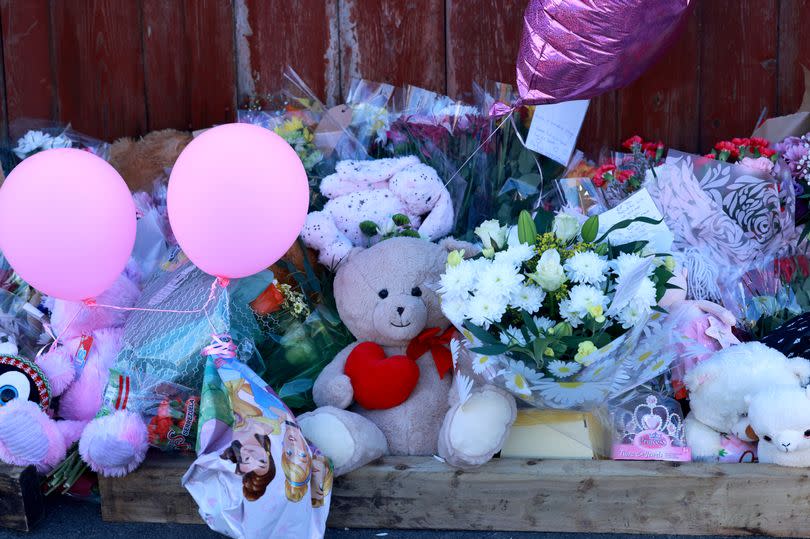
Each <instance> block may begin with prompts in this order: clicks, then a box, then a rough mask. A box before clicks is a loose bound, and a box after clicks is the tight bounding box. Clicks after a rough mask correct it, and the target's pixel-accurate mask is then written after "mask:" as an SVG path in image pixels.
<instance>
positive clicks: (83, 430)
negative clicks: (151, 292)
mask: <svg viewBox="0 0 810 539" xmlns="http://www.w3.org/2000/svg"><path fill="white" fill-rule="evenodd" d="M136 281H137V279H135V278H133V277H132V276H131V274H126V273H125V274H123V275H121V277H119V278H118V281H116V283H115V284H114V285H113V286H112V287H111V288H110V289H109V290H107V291H106V292H105V293H104V294H102V295H100V296H99V297H98V298H97V300H98V303H101V304H108V305H118V306H131V305H133V304H134V303H135V300H136V299H137V298H138V295H139V293H140V290H139V288H138V286H137V284H135V283H136ZM50 302H51V304H50V305H49V307H50V309H51V312H52V316H51V327H52V330H53V332H54V334H55V335H57V336H58V337H59V342H58V345H57V346H56V347H55V348H53V349H52V350H49V351H48V352H47V353H45V354H43V355H42V356H40V357H39V358H38V359H37V360H36V364H35V367H36V368H33V369H32V368H31V367H30V366H29V367H27V368H26V369H25V370H27V371H29V372H34V371H35V374H36V375H37V376H39V377H41V378H42V379H43V380H37V381H36V382H34V385H32V386H31V387H32V388H33V387H37V382H38V383H39V385H40V386H43V385H45V386H49V388H50V397H57V396H58V397H59V406H58V410H56V411H55V412H51V411H46V410H43V409H42V408H41V407H40V405H38V404H37V403H36V402H33V401H32V400H29V399H28V398H22V397H25V396H26V395H29V394H30V393H32V392H31V391H29V390H28V388H27V387H25V382H24V381H23V382H22V386H23V387H21V389H22V394H21V395H20V398H16V399H14V400H10V401H9V402H8V403H6V404H5V405H4V406H0V460H2V461H4V462H7V463H9V464H15V465H30V464H33V465H35V466H36V467H37V469H38V470H39V471H41V472H47V471H49V470H50V469H52V468H53V467H54V466H55V465H57V464H58V463H59V462H60V461H61V460H62V459H64V458H65V455H66V452H67V450H68V448H70V446H71V445H72V444H74V443H75V442H76V441H78V440H79V439H80V438H81V441H80V444H79V451H80V453H81V456H82V458H83V459H84V460H85V462H87V463H88V464H89V465H90V467H91V468H92V469H93V470H94V471H97V472H101V473H103V474H105V475H123V474H124V473H126V472H128V471H129V470H130V468H128V467H126V466H122V463H129V462H133V461H136V462H137V463H140V462H141V460H143V456H144V455H145V453H146V448H147V437H146V430H145V428H143V421H141V420H140V418H136V419H137V421H134V420H132V419H131V418H128V417H127V414H121V415H120V416H119V415H116V417H115V418H114V420H113V421H110V420H111V419H113V418H111V417H110V418H101V419H98V420H96V421H93V419H94V418H95V417H96V414H97V413H98V411H99V409H100V408H101V404H102V392H103V391H104V388H105V386H106V384H107V379H108V376H109V369H110V366H111V365H112V364H113V363H114V361H115V358H116V355H117V354H118V351H119V349H120V348H121V336H122V331H123V330H122V326H123V325H124V320H125V318H126V314H127V313H126V311H119V310H113V309H107V308H101V307H88V306H85V305H83V304H82V303H78V302H68V301H62V300H50ZM15 376H16V378H18V379H19V378H20V375H15ZM20 381H21V380H18V382H20ZM54 417H58V418H59V419H54ZM123 453H126V455H123Z"/></svg>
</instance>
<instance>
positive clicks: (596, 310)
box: [588, 305, 605, 324]
mask: <svg viewBox="0 0 810 539" xmlns="http://www.w3.org/2000/svg"><path fill="white" fill-rule="evenodd" d="M588 312H589V313H590V315H591V316H593V319H594V320H596V321H597V322H598V323H600V324H601V323H602V322H604V321H605V316H604V309H603V308H602V306H601V305H594V306H593V307H588Z"/></svg>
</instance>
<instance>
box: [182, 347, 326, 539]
mask: <svg viewBox="0 0 810 539" xmlns="http://www.w3.org/2000/svg"><path fill="white" fill-rule="evenodd" d="M203 355H205V356H206V357H207V362H206V367H205V375H204V382H203V388H202V395H201V402H200V421H199V434H198V437H197V459H196V460H195V461H194V463H193V464H192V465H191V468H189V470H188V472H186V474H185V476H183V481H182V482H183V485H184V486H185V487H186V489H187V490H188V491H189V492H190V493H191V495H192V497H193V498H194V500H195V501H196V502H197V505H198V506H199V510H200V516H202V518H203V520H205V522H206V523H207V524H208V526H209V527H210V528H211V529H212V530H215V531H218V532H220V533H224V534H226V535H229V536H231V537H237V538H247V539H259V538H271V537H272V538H273V539H287V538H289V539H319V538H322V537H323V534H324V529H325V527H326V516H327V514H328V512H329V502H330V499H331V490H332V475H333V469H332V463H331V462H330V461H329V459H328V458H326V457H325V456H323V455H322V454H321V453H320V452H319V451H318V450H317V449H316V448H315V447H314V446H311V445H309V444H308V443H307V441H306V440H305V439H304V436H303V434H302V433H301V430H300V429H299V428H298V424H297V423H296V421H295V417H293V415H292V413H291V412H290V410H289V409H288V408H287V407H286V406H285V405H284V403H282V402H281V400H280V399H279V398H278V396H277V395H276V394H275V393H274V392H273V390H272V389H270V387H268V386H267V385H266V384H265V383H264V382H263V381H262V379H261V378H259V376H258V375H256V373H254V372H253V371H252V370H251V369H250V368H249V367H248V366H247V365H245V364H244V363H241V362H240V361H239V360H238V359H237V358H236V348H235V346H234V345H233V344H232V343H231V342H230V340H229V339H228V338H227V337H222V338H218V339H217V340H216V341H215V343H214V344H212V345H211V346H209V347H207V348H206V349H205V350H204V351H203Z"/></svg>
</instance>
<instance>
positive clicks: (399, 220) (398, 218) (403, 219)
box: [391, 213, 411, 226]
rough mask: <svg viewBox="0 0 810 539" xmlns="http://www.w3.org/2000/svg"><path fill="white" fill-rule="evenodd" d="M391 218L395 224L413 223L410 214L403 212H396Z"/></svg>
mask: <svg viewBox="0 0 810 539" xmlns="http://www.w3.org/2000/svg"><path fill="white" fill-rule="evenodd" d="M391 220H392V221H394V224H395V225H397V226H405V225H410V224H411V220H410V219H409V218H408V216H407V215H404V214H401V213H395V214H394V215H392V216H391Z"/></svg>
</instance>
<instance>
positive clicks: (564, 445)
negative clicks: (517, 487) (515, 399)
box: [501, 409, 604, 460]
mask: <svg viewBox="0 0 810 539" xmlns="http://www.w3.org/2000/svg"><path fill="white" fill-rule="evenodd" d="M603 440H604V428H603V427H602V425H601V423H600V422H599V421H597V419H596V417H595V416H594V415H593V414H590V413H586V412H573V411H568V410H537V409H523V410H518V414H517V419H516V420H515V423H514V425H512V430H511V431H510V433H509V437H508V438H507V440H506V443H505V444H504V446H503V449H502V450H501V457H515V458H536V459H586V460H587V459H593V458H599V457H600V455H603V454H604V453H603V451H602V447H603Z"/></svg>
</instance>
